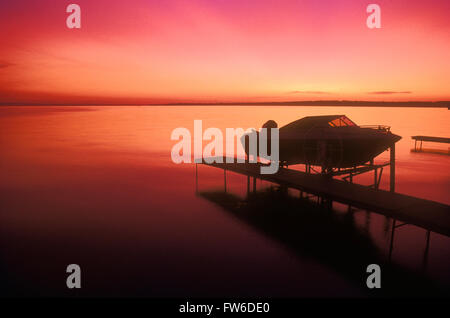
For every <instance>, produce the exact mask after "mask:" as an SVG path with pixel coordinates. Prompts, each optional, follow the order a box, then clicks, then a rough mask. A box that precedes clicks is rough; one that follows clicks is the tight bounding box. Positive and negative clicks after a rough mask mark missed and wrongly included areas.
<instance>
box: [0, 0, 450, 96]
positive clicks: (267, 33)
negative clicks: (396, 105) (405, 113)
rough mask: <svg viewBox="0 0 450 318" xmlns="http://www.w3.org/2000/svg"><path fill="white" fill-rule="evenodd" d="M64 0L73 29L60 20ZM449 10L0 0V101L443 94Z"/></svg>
mask: <svg viewBox="0 0 450 318" xmlns="http://www.w3.org/2000/svg"><path fill="white" fill-rule="evenodd" d="M71 3H76V4H78V5H79V6H80V7H81V28H80V29H69V28H67V26H66V19H67V17H68V16H69V13H66V7H67V6H68V5H69V4H71ZM370 3H376V4H378V5H379V6H380V8H381V28H380V29H369V28H368V27H367V25H366V19H367V17H368V15H369V14H368V13H367V12H366V8H367V6H368V4H370ZM449 12H450V1H448V0H428V1H423V0H396V1H394V0H383V1H381V0H374V1H361V0H333V1H325V0H324V1H317V0H295V1H284V0H254V1H247V0H186V1H178V0H164V1H162V0H156V1H153V0H128V1H113V0H108V1H106V0H96V1H89V0H71V1H64V0H39V1H37V0H17V1H1V2H0V47H1V50H0V104H21V103H22V104H27V103H60V104H79V103H81V104H83V103H86V104H92V103H99V104H103V103H123V104H128V103H130V104H133V103H172V102H264V101H294V100H332V99H351V100H374V101H378V100H386V101H409V100H412V101H419V100H432V101H437V100H450V84H449V83H450V58H449V52H450V36H449V35H450V18H449Z"/></svg>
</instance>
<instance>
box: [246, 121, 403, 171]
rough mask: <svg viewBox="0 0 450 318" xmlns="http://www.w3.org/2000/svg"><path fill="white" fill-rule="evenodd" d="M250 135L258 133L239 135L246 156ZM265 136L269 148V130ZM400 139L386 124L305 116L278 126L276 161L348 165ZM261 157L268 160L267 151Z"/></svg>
mask: <svg viewBox="0 0 450 318" xmlns="http://www.w3.org/2000/svg"><path fill="white" fill-rule="evenodd" d="M277 127H278V125H277V123H276V122H275V121H273V120H269V121H267V122H266V123H265V124H264V125H263V128H267V129H268V130H270V129H271V128H277ZM250 134H257V135H258V136H259V132H258V131H254V132H252V133H247V134H245V135H244V136H242V138H241V142H242V144H243V146H244V149H245V152H246V154H247V155H249V146H248V145H249V140H250ZM267 136H268V140H267V142H268V147H267V148H268V149H271V147H270V136H271V134H270V132H269V131H268V133H267ZM400 139H401V137H400V136H398V135H395V134H393V133H392V132H391V131H390V127H389V126H384V125H374V126H358V125H357V124H355V123H354V122H353V121H352V120H350V119H349V118H348V117H347V116H345V115H328V116H308V117H304V118H301V119H299V120H296V121H294V122H292V123H289V124H287V125H285V126H283V127H281V128H279V161H280V163H281V165H295V164H308V165H313V166H321V167H322V168H324V169H332V168H351V167H356V166H359V165H362V164H365V163H367V162H369V161H370V160H372V159H373V158H374V157H376V156H378V155H379V154H381V153H382V152H384V151H385V150H387V149H388V148H389V147H391V146H392V145H394V144H395V143H396V142H397V141H399V140H400ZM257 140H258V143H259V138H257ZM258 146H259V145H258ZM258 148H259V147H258ZM264 159H270V153H269V154H268V157H267V158H264Z"/></svg>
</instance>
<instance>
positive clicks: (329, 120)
mask: <svg viewBox="0 0 450 318" xmlns="http://www.w3.org/2000/svg"><path fill="white" fill-rule="evenodd" d="M346 126H355V127H356V126H357V125H356V124H355V123H354V122H353V121H351V120H350V119H349V118H348V117H347V116H345V115H327V116H308V117H304V118H302V119H299V120H296V121H294V122H292V123H290V124H287V125H286V126H284V127H282V128H283V129H285V130H290V129H309V128H313V127H346Z"/></svg>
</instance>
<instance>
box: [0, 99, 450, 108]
mask: <svg viewBox="0 0 450 318" xmlns="http://www.w3.org/2000/svg"><path fill="white" fill-rule="evenodd" d="M0 106H323V107H327V106H328V107H338V106H340V107H344V106H345V107H424V108H450V101H438V102H430V101H418V102H413V101H408V102H392V101H391V102H389V101H380V102H376V101H352V100H319V101H291V102H252V103H249V102H242V103H238V102H233V103H231V102H229V103H227V102H215V103H214V102H209V103H101V104H96V103H95V102H93V103H78V104H77V103H71V104H60V103H0Z"/></svg>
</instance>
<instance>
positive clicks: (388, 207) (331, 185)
mask: <svg viewBox="0 0 450 318" xmlns="http://www.w3.org/2000/svg"><path fill="white" fill-rule="evenodd" d="M204 164H205V165H208V166H211V167H216V168H220V169H223V170H224V173H225V174H226V171H232V172H235V173H238V174H242V175H246V176H248V177H253V178H255V179H254V180H256V178H257V179H261V180H265V181H269V182H272V183H275V184H278V185H281V186H284V187H287V188H292V189H297V190H300V191H303V192H306V193H310V194H313V195H316V196H318V197H321V198H324V199H326V200H331V201H336V202H340V203H344V204H348V205H350V206H353V207H356V208H360V209H364V210H368V211H372V212H375V213H379V214H382V215H385V216H387V217H391V218H393V219H394V220H397V221H402V222H405V223H407V224H412V225H416V226H419V227H422V228H424V229H426V230H428V231H433V232H436V233H440V234H443V235H446V236H450V206H449V205H446V204H442V203H438V202H434V201H430V200H425V199H420V198H416V197H412V196H408V195H404V194H400V193H395V192H390V191H385V190H376V189H373V188H370V187H367V186H363V185H359V184H354V183H350V182H346V181H342V180H337V179H333V178H330V177H327V176H324V175H320V174H310V173H305V172H301V171H298V170H293V169H286V168H281V167H280V169H279V171H278V173H276V174H272V175H270V174H265V175H264V174H260V166H261V164H260V163H212V164H206V163H204ZM225 176H226V175H225ZM225 182H226V179H225ZM254 184H255V183H254Z"/></svg>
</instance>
